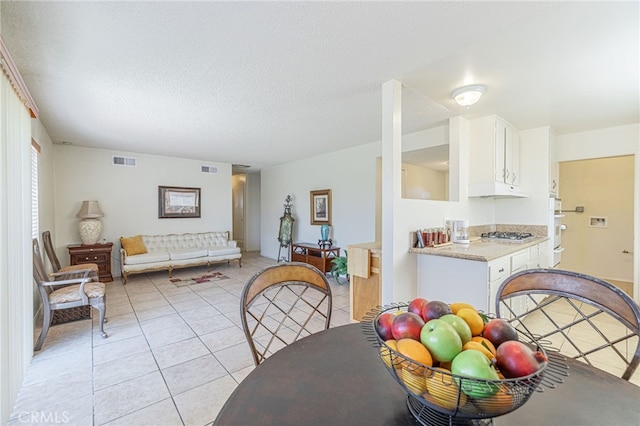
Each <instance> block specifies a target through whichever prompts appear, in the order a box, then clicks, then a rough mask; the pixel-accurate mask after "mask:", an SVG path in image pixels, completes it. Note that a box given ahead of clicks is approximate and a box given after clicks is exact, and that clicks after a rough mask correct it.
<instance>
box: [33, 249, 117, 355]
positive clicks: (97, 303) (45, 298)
mask: <svg viewBox="0 0 640 426" xmlns="http://www.w3.org/2000/svg"><path fill="white" fill-rule="evenodd" d="M91 272H92V271H91V270H90V269H78V270H75V271H68V272H55V273H53V274H49V275H48V274H47V273H46V271H45V268H44V262H43V261H42V256H41V255H40V246H39V244H38V239H37V238H34V239H33V278H34V280H35V282H36V284H37V285H38V291H39V292H40V297H41V298H42V306H43V320H42V331H41V332H40V337H38V340H37V341H36V344H35V347H34V350H36V351H39V350H40V349H41V348H42V344H43V343H44V339H45V337H46V336H47V332H48V331H49V326H50V325H51V319H52V317H53V315H52V313H53V312H54V311H56V310H59V309H67V308H75V307H77V306H86V305H90V306H92V307H94V308H96V309H98V311H99V312H100V320H99V322H98V323H99V324H100V325H99V327H100V335H101V336H102V338H106V337H107V333H105V331H104V323H105V322H106V321H107V319H106V318H105V312H106V294H105V286H104V284H103V283H101V282H91V277H90V274H91Z"/></svg>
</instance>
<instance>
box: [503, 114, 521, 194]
mask: <svg viewBox="0 0 640 426" xmlns="http://www.w3.org/2000/svg"><path fill="white" fill-rule="evenodd" d="M504 161H505V183H506V184H508V185H513V186H519V185H520V134H519V133H518V131H517V130H515V129H514V128H513V127H511V126H508V125H507V126H506V128H505V143H504Z"/></svg>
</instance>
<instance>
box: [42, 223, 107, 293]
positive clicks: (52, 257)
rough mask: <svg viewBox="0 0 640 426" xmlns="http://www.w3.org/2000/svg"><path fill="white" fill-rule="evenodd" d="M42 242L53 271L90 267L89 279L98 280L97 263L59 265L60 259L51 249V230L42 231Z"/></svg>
mask: <svg viewBox="0 0 640 426" xmlns="http://www.w3.org/2000/svg"><path fill="white" fill-rule="evenodd" d="M42 243H43V244H44V251H45V252H46V253H47V257H48V258H49V262H51V268H52V269H53V273H56V272H69V271H77V270H79V269H91V280H92V281H96V282H98V281H100V280H99V278H98V273H99V271H98V264H97V263H83V264H81V265H69V266H63V267H60V261H59V260H58V256H57V255H56V251H55V250H54V249H53V242H52V241H51V232H49V231H44V232H43V233H42Z"/></svg>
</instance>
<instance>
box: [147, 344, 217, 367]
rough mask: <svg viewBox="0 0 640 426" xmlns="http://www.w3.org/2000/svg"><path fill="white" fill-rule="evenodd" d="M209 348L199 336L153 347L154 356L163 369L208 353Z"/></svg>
mask: <svg viewBox="0 0 640 426" xmlns="http://www.w3.org/2000/svg"><path fill="white" fill-rule="evenodd" d="M208 353H210V351H209V349H207V347H206V346H205V344H204V343H202V341H201V340H200V339H198V338H197V337H194V338H192V339H187V340H183V341H181V342H176V343H172V344H169V345H165V346H162V347H160V348H154V349H153V356H154V357H155V359H156V362H157V363H158V366H159V367H160V368H161V369H164V368H167V367H171V366H173V365H177V364H181V363H183V362H185V361H190V360H192V359H195V358H199V357H201V356H204V355H207V354H208Z"/></svg>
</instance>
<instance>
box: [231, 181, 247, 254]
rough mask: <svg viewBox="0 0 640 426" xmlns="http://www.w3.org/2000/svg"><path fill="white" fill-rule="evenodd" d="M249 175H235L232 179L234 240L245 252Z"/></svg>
mask: <svg viewBox="0 0 640 426" xmlns="http://www.w3.org/2000/svg"><path fill="white" fill-rule="evenodd" d="M246 183H247V175H245V174H241V175H233V176H232V178H231V185H232V190H231V193H232V203H233V239H234V240H236V241H237V242H238V247H240V249H241V250H242V251H245V219H244V218H245V211H244V206H245V194H246V190H245V188H246Z"/></svg>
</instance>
